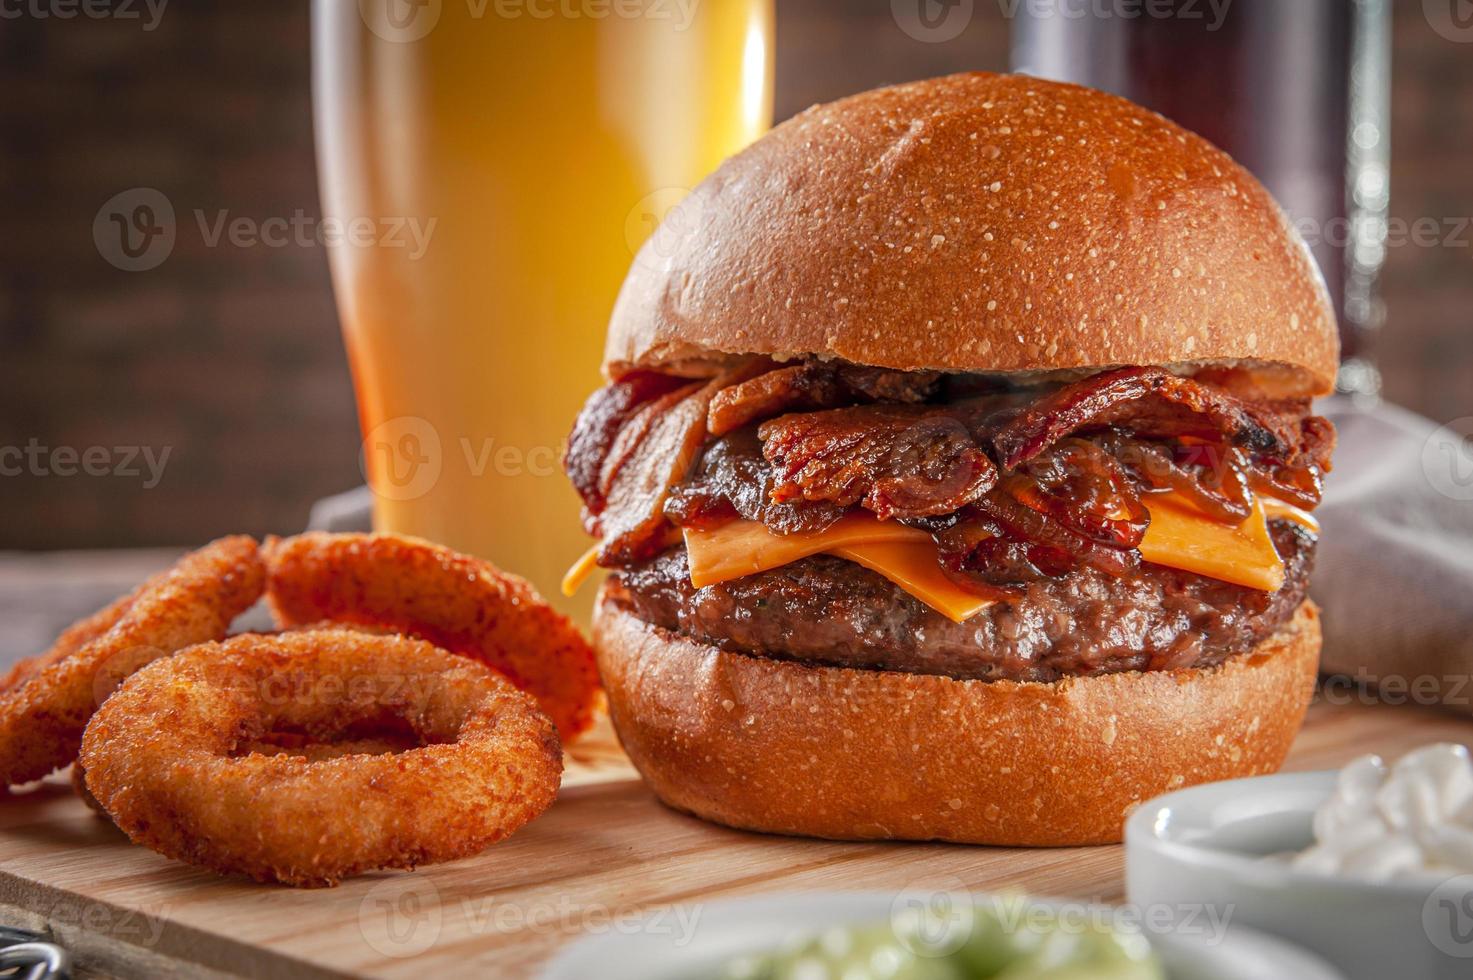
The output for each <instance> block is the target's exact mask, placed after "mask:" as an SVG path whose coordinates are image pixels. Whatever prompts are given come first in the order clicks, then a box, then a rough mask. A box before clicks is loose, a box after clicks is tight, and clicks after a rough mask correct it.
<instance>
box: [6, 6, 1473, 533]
mask: <svg viewBox="0 0 1473 980" xmlns="http://www.w3.org/2000/svg"><path fill="white" fill-rule="evenodd" d="M34 2H40V4H41V7H42V8H48V7H49V9H51V10H58V11H59V10H61V9H63V6H60V5H58V4H57V3H56V2H55V0H27V5H22V4H20V3H6V4H4V5H3V7H0V13H3V15H4V19H3V20H0V220H3V232H4V233H3V235H0V447H3V446H21V447H24V446H26V445H27V444H28V443H31V442H32V441H33V440H34V444H35V445H38V446H44V447H48V448H54V447H58V446H67V447H74V448H75V449H77V450H78V451H81V450H85V449H86V448H87V447H94V446H96V447H107V448H108V449H109V450H111V448H112V447H119V446H147V447H151V448H152V450H153V451H154V452H155V453H157V452H161V451H162V449H163V447H168V448H169V451H170V457H169V459H168V462H167V476H166V478H165V479H164V480H163V481H162V482H161V483H159V485H158V486H157V487H154V488H151V489H148V488H145V487H144V486H143V483H144V481H145V479H146V472H147V471H146V468H143V467H142V466H141V464H140V469H142V472H141V473H140V475H139V476H136V477H128V476H123V475H120V476H113V477H107V478H101V479H98V478H82V477H65V476H58V475H51V476H44V477H43V476H33V475H23V476H0V548H63V547H97V546H122V545H143V544H150V545H155V544H171V545H172V544H187V543H192V542H197V541H200V540H202V539H205V538H207V537H210V536H212V535H216V534H220V533H224V532H226V531H248V532H253V533H257V534H259V533H265V532H268V531H289V530H293V529H295V528H298V527H300V526H301V524H302V522H303V521H304V520H305V517H306V513H307V508H308V506H309V505H310V503H311V502H312V501H313V500H314V499H316V498H318V497H320V496H322V495H324V494H328V493H332V492H335V491H338V490H342V489H345V488H347V487H349V486H352V485H354V484H355V483H357V482H358V481H359V480H360V475H359V471H358V464H357V457H356V453H357V446H358V437H357V429H356V424H355V420H354V414H353V404H352V392H351V386H350V384H349V379H348V373H347V369H346V366H345V364H344V360H343V351H342V345H341V342H340V340H339V337H338V333H337V323H336V319H335V315H334V312H333V306H332V297H331V294H330V289H329V285H328V278H327V263H326V257H325V255H324V254H323V251H322V249H321V248H319V247H315V246H307V247H298V246H288V247H283V248H269V247H264V246H257V247H253V248H235V247H230V246H223V245H222V246H220V247H216V248H208V247H206V246H205V245H204V244H203V243H202V241H201V238H200V235H199V234H198V233H197V232H193V231H192V232H191V233H189V234H184V233H181V234H180V236H179V239H178V243H177V244H176V247H175V249H174V252H173V253H172V254H171V255H170V256H169V258H168V260H167V261H165V262H164V263H163V264H162V265H160V266H159V267H158V268H156V269H153V270H151V271H149V272H146V273H128V272H123V271H120V270H118V269H115V268H113V267H112V266H111V265H109V264H108V263H107V262H106V261H104V260H103V258H102V256H101V255H100V254H99V252H98V249H97V247H96V246H95V245H94V242H93V237H92V221H93V217H94V215H95V214H96V213H97V211H98V208H99V207H100V206H101V204H102V203H103V202H104V201H106V200H107V199H108V198H109V197H111V196H112V195H113V194H115V193H117V192H119V191H123V190H125V189H128V188H133V187H139V186H143V187H154V188H157V189H159V190H160V191H162V192H163V193H164V194H165V195H166V196H167V197H168V198H169V199H170V200H171V201H172V202H173V204H174V206H175V207H176V209H177V211H178V212H179V220H180V222H181V225H182V224H183V223H185V222H188V223H190V224H191V226H192V223H193V217H192V212H193V210H194V209H196V208H200V209H203V210H204V211H206V212H207V213H208V214H210V215H214V214H215V213H216V212H218V211H219V210H221V209H227V210H228V211H229V212H230V213H231V215H242V216H247V217H250V218H254V219H258V220H259V219H264V218H268V217H273V216H276V217H286V218H290V217H291V216H292V215H293V214H294V213H295V212H296V211H298V210H299V209H300V210H302V211H304V212H306V213H307V214H308V215H315V214H316V213H317V188H316V179H315V174H314V162H313V156H312V137H311V100H310V91H309V55H310V45H309V39H308V7H309V5H308V3H307V2H306V0H252V2H250V3H241V2H240V0H234V2H231V0H192V2H189V3H187V4H186V3H184V2H183V0H174V2H172V3H169V4H167V6H166V7H165V10H164V13H163V15H162V17H161V18H160V19H159V21H158V23H157V24H156V26H154V28H153V29H151V30H146V29H144V28H145V26H147V24H148V23H149V22H150V19H151V15H150V14H149V13H148V10H147V7H146V6H145V5H144V4H142V3H141V2H139V3H135V4H133V5H132V6H131V9H132V10H134V11H137V12H138V13H139V15H140V17H139V19H120V18H117V17H113V18H104V19H91V18H87V17H84V16H80V15H79V16H76V17H74V18H71V19H61V18H59V17H57V16H54V15H53V16H48V17H37V16H34V15H33V14H31V13H28V12H26V11H29V10H30V9H32V5H33V3H34ZM702 2H718V0H702ZM778 7H779V10H778V47H777V51H778V71H777V114H778V117H779V118H782V117H785V116H787V115H790V114H791V113H792V112H795V111H797V110H798V109H801V108H802V107H804V106H806V105H808V104H810V103H812V102H815V101H820V100H824V99H828V98H832V97H835V96H838V95H842V94H845V93H848V92H852V91H856V90H859V89H862V88H867V87H870V86H873V85H878V84H882V83H886V82H892V81H899V80H903V79H907V78H915V77H922V76H925V75H931V74H940V73H943V72H947V71H953V70H960V69H965V68H987V69H1002V68H1005V67H1006V64H1007V33H1006V24H1005V22H1004V21H1003V19H1002V16H1001V13H1000V10H1001V9H1002V6H1001V5H1000V4H997V3H992V2H988V0H976V15H975V16H974V18H973V20H972V22H971V24H970V25H969V26H968V28H967V30H966V31H965V32H964V33H963V34H962V35H961V36H960V37H958V38H957V39H955V40H953V41H950V42H947V43H943V44H925V43H921V42H919V41H915V40H912V39H911V38H909V37H907V36H906V35H904V34H903V33H902V32H901V31H899V30H898V29H897V27H896V25H895V21H894V19H893V17H892V14H891V10H890V4H889V3H888V2H886V0H863V2H857V0H778ZM1395 7H1396V15H1395V19H1396V22H1395V35H1394V37H1395V59H1396V74H1395V86H1394V104H1395V116H1394V131H1393V155H1394V161H1393V184H1392V193H1393V197H1392V202H1393V203H1392V211H1393V215H1395V216H1399V217H1403V218H1405V219H1408V220H1411V219H1415V218H1417V217H1424V216H1426V217H1433V218H1436V219H1439V220H1440V219H1445V218H1446V219H1457V218H1459V217H1466V216H1469V215H1473V179H1470V174H1473V43H1462V44H1460V43H1455V42H1453V41H1450V40H1448V39H1446V38H1444V37H1442V36H1440V35H1438V34H1437V33H1436V32H1435V31H1434V30H1433V29H1432V28H1431V26H1430V25H1429V24H1428V22H1427V21H1426V20H1425V18H1424V17H1423V15H1422V9H1421V8H1422V5H1421V4H1420V3H1410V2H1404V3H1397V4H1395ZM16 12H19V13H20V15H19V16H14V14H15V13H16ZM1384 285H1385V289H1384V292H1385V296H1386V301H1387V304H1388V311H1389V319H1388V327H1387V331H1386V337H1385V341H1384V343H1383V344H1382V347H1381V359H1382V364H1383V369H1384V372H1385V376H1386V390H1387V392H1388V395H1389V396H1390V397H1392V398H1393V399H1395V400H1397V401H1399V402H1402V403H1403V404H1406V405H1409V406H1411V407H1413V408H1415V409H1417V410H1418V411H1421V412H1424V413H1426V414H1428V415H1431V416H1432V417H1434V418H1437V419H1439V420H1442V421H1447V420H1450V419H1453V418H1457V417H1462V416H1468V415H1470V414H1473V329H1470V328H1473V229H1467V230H1465V231H1464V233H1463V236H1462V238H1461V245H1458V244H1447V245H1442V246H1436V247H1418V246H1413V245H1408V246H1404V247H1400V248H1396V249H1393V250H1392V251H1391V253H1390V256H1389V260H1388V263H1387V269H1386V276H1385V284H1384ZM113 459H114V462H119V461H120V460H119V459H118V457H113Z"/></svg>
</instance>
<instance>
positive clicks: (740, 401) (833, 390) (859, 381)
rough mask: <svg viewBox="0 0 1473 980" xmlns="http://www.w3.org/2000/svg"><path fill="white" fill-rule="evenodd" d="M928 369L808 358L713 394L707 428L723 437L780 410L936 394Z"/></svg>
mask: <svg viewBox="0 0 1473 980" xmlns="http://www.w3.org/2000/svg"><path fill="white" fill-rule="evenodd" d="M939 383H940V375H938V374H936V373H935V372H932V371H887V370H884V369H883V368H867V367H857V366H855V365H851V364H833V363H828V362H820V361H807V362H805V363H803V364H794V365H792V366H789V367H781V368H776V369H774V370H771V371H767V372H764V373H763V374H759V375H757V377H755V378H752V379H751V380H749V381H744V382H742V383H741V384H737V385H732V386H731V387H730V388H726V389H725V390H723V391H719V392H717V393H716V397H715V398H713V399H712V400H711V411H710V414H709V417H708V418H707V421H706V427H707V428H708V429H709V430H710V431H711V434H712V435H713V436H722V435H725V434H726V433H728V432H732V431H735V430H736V429H740V428H741V427H742V426H745V425H751V424H752V423H754V422H760V421H762V420H763V419H770V418H774V417H776V416H778V415H782V414H783V413H785V412H793V411H811V410H814V409H821V408H837V407H839V406H841V405H850V404H854V403H856V402H872V401H891V402H907V403H911V402H922V401H925V400H926V399H927V398H929V397H931V395H932V394H934V393H935V391H936V388H937V386H938V385H939Z"/></svg>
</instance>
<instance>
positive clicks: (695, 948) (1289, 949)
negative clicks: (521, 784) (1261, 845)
mask: <svg viewBox="0 0 1473 980" xmlns="http://www.w3.org/2000/svg"><path fill="white" fill-rule="evenodd" d="M937 896H942V897H944V898H945V899H947V900H950V901H986V900H987V898H988V896H986V895H970V894H967V893H964V892H953V891H945V892H928V893H922V892H919V891H910V892H902V893H899V894H896V893H894V892H817V893H801V892H800V893H789V894H782V895H771V896H764V897H760V898H744V899H728V900H725V901H720V902H712V903H709V904H706V905H704V906H701V907H700V908H699V909H694V908H691V909H687V912H698V914H696V915H694V916H688V917H687V919H686V920H685V925H684V926H682V925H679V924H677V923H676V922H675V921H674V920H673V919H672V918H671V917H670V916H669V915H668V914H663V915H661V916H660V917H659V918H658V919H656V918H651V919H650V921H649V923H648V924H647V926H648V927H647V928H646V927H645V924H640V923H635V924H628V923H626V925H625V927H624V928H622V929H619V930H606V931H604V932H603V933H601V934H599V935H590V936H585V937H583V938H582V939H578V940H575V941H574V942H573V943H571V944H570V945H569V946H568V947H567V948H565V949H564V950H563V951H562V953H561V954H560V955H558V956H557V957H556V958H554V959H553V961H552V962H551V963H549V964H548V967H547V969H546V971H545V972H544V974H543V980H587V978H589V977H599V978H600V980H697V978H700V980H706V978H710V977H713V976H719V971H720V969H721V968H722V967H723V966H724V965H725V964H726V963H728V962H729V961H731V960H732V959H733V958H735V957H738V956H741V955H744V954H750V953H757V952H763V951H767V950H772V949H777V948H780V947H782V946H783V945H784V944H785V943H788V942H791V941H792V940H793V939H794V938H795V937H804V936H812V935H815V934H817V933H820V932H822V931H823V930H825V929H828V928H831V927H834V926H853V925H863V924H866V923H873V922H885V921H890V916H891V915H892V914H893V913H894V912H895V910H896V908H897V907H899V906H900V905H901V903H905V902H908V901H911V900H912V899H914V898H916V897H919V898H920V899H921V900H923V901H927V902H934V900H935V898H936V897H937ZM1029 901H1030V902H1036V903H1037V904H1040V905H1046V906H1048V907H1050V908H1054V909H1059V908H1063V907H1066V906H1065V903H1062V902H1059V901H1057V900H1048V899H1030V900H1029ZM1067 908H1068V909H1069V910H1070V912H1071V913H1072V914H1080V913H1081V912H1083V913H1084V914H1088V910H1091V909H1100V908H1103V907H1101V906H1088V905H1081V904H1077V903H1076V904H1071V905H1068V906H1067ZM1143 925H1144V924H1143ZM1141 931H1142V932H1143V933H1144V934H1145V935H1147V936H1148V938H1149V939H1150V942H1151V945H1152V946H1153V947H1154V948H1155V950H1156V952H1157V954H1158V955H1159V956H1160V957H1161V961H1162V964H1163V966H1164V967H1165V969H1166V973H1167V975H1168V976H1169V977H1170V980H1279V978H1282V980H1344V977H1342V976H1341V974H1340V973H1338V972H1337V971H1336V970H1334V969H1333V968H1331V967H1330V966H1329V965H1328V964H1326V963H1325V962H1324V961H1323V960H1320V959H1319V958H1318V957H1315V956H1313V955H1311V954H1309V953H1307V952H1305V951H1304V950H1301V949H1297V948H1295V947H1294V946H1292V945H1290V944H1289V943H1286V942H1284V941H1283V940H1280V939H1275V938H1273V937H1272V936H1266V935H1263V934H1262V933H1257V932H1254V931H1253V930H1251V929H1233V930H1231V931H1229V932H1228V933H1227V934H1226V935H1225V936H1222V935H1218V936H1216V937H1213V936H1208V935H1201V934H1198V933H1197V932H1196V931H1194V930H1187V931H1186V932H1185V933H1169V934H1158V933H1157V932H1156V931H1154V930H1151V929H1149V928H1143V929H1142V930H1141Z"/></svg>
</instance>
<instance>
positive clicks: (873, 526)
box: [685, 512, 934, 589]
mask: <svg viewBox="0 0 1473 980" xmlns="http://www.w3.org/2000/svg"><path fill="white" fill-rule="evenodd" d="M886 541H888V542H905V541H909V542H913V543H916V544H921V543H924V544H932V541H931V536H930V535H929V534H927V533H926V532H925V531H920V530H917V529H916V528H913V527H906V526H905V525H904V524H901V523H899V522H897V521H881V520H876V519H875V518H874V517H872V516H870V515H869V514H865V513H859V512H856V513H853V514H848V515H846V516H844V517H841V518H840V519H839V520H838V521H836V522H834V523H833V524H832V525H830V526H829V527H828V528H826V529H825V530H822V531H795V532H794V533H792V534H778V533H776V532H774V531H769V530H768V529H767V526H766V525H765V524H762V523H761V522H759V521H732V522H731V523H729V524H723V525H722V526H721V527H718V528H716V529H715V530H712V531H701V530H697V529H695V528H686V529H685V550H686V551H687V552H688V553H689V555H690V581H691V584H692V585H694V586H695V587H696V588H698V589H699V588H703V587H705V586H707V585H714V584H716V583H717V582H725V581H726V580H727V579H733V578H741V577H742V576H743V575H755V574H756V573H758V572H765V571H767V570H768V569H770V568H780V567H781V566H783V565H787V564H789V563H790V562H795V561H797V560H798V559H799V558H807V557H808V556H809V555H817V554H821V553H823V552H825V551H833V550H834V549H835V548H841V547H845V546H847V545H856V544H875V543H878V542H886ZM933 547H934V545H933Z"/></svg>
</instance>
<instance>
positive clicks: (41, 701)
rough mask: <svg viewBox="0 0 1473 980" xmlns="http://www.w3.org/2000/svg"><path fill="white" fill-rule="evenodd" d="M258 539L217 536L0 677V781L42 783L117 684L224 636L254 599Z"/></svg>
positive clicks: (72, 750) (71, 754) (261, 577)
mask: <svg viewBox="0 0 1473 980" xmlns="http://www.w3.org/2000/svg"><path fill="white" fill-rule="evenodd" d="M264 581H265V573H264V569H263V566H262V563H261V559H260V555H259V553H258V551H257V548H256V542H255V541H253V540H252V539H250V538H248V537H244V536H237V537H229V538H221V539H220V540H218V541H215V542H213V543H211V544H209V545H206V546H205V547H203V548H201V549H200V550H198V551H195V552H192V553H191V554H188V555H185V556H184V557H183V558H181V559H180V560H179V562H178V564H176V565H175V566H174V567H173V568H171V569H169V570H168V571H166V572H163V573H162V574H160V575H157V576H155V577H154V578H152V579H150V580H149V581H147V582H145V583H144V584H143V585H141V586H139V587H138V588H137V589H136V590H135V591H134V592H133V593H132V594H131V595H127V596H124V597H123V598H121V599H119V600H117V601H116V602H114V603H113V604H112V605H110V606H108V607H107V608H106V609H103V610H102V611H101V612H98V613H95V614H93V615H92V616H89V617H88V618H86V619H84V620H81V621H80V622H78V623H76V624H74V625H73V626H71V627H70V628H68V629H67V630H66V631H65V632H64V633H62V634H61V636H60V637H59V638H58V639H57V641H56V643H55V644H53V645H52V647H51V649H50V650H48V651H47V652H46V653H43V654H41V655H40V656H38V657H32V658H31V659H29V660H23V661H21V662H20V663H18V664H16V665H15V666H14V667H13V668H11V670H10V672H9V673H8V674H7V675H6V676H5V678H4V680H0V779H3V780H4V784H5V785H14V784H15V783H23V782H28V781H30V780H32V779H39V778H41V777H42V776H45V775H46V774H47V773H49V772H51V771H53V770H55V769H60V768H61V767H62V766H65V765H66V764H67V763H69V762H71V761H72V760H73V759H75V758H76V757H77V747H78V746H79V745H80V744H81V741H82V730H83V729H84V728H86V727H87V719H88V718H90V717H92V713H93V712H94V711H96V710H97V706H98V705H99V704H101V703H102V702H103V700H104V699H106V698H107V696H108V695H109V694H111V693H112V692H113V690H114V689H116V688H117V686H118V684H119V683H121V682H122V680H123V678H125V677H127V676H128V675H129V674H131V673H133V672H134V671H135V670H137V669H138V668H140V667H142V666H143V665H144V664H146V663H148V662H149V661H152V660H156V659H158V658H159V657H163V656H167V655H169V654H171V653H173V652H174V651H176V650H179V649H182V648H184V647H187V646H192V645H193V644H196V643H202V642H204V641H206V640H218V639H221V638H223V637H224V636H225V633H226V631H227V630H228V629H229V628H230V623H231V621H232V620H234V619H235V617H236V616H238V615H240V614H241V613H242V612H244V611H245V610H246V609H248V608H250V606H251V605H252V604H254V603H255V601H256V600H257V599H258V598H260V596H261V590H262V588H263V584H264Z"/></svg>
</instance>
